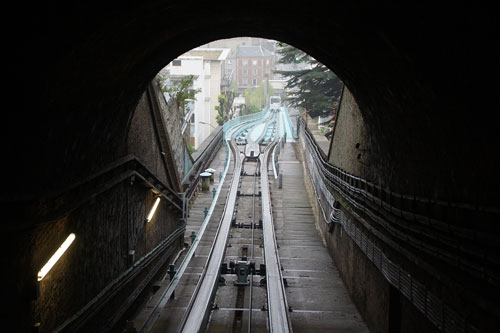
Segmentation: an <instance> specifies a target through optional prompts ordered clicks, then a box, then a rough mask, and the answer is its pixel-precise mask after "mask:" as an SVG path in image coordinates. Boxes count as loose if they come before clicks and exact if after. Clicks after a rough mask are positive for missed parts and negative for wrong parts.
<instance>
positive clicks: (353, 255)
mask: <svg viewBox="0 0 500 333" xmlns="http://www.w3.org/2000/svg"><path fill="white" fill-rule="evenodd" d="M301 140H304V138H302V137H301ZM357 143H359V147H358V148H356V144H357ZM298 146H299V148H302V146H301V145H298ZM374 146H375V143H374V142H373V141H372V138H371V137H370V135H369V131H368V130H367V127H366V123H365V121H364V119H363V117H362V115H361V113H360V108H359V107H358V104H357V103H356V101H355V100H354V98H353V96H352V94H351V93H350V92H349V91H348V90H347V89H345V90H344V94H343V98H342V102H341V107H340V110H339V114H338V118H337V122H336V128H335V130H334V136H333V139H332V146H331V149H330V154H329V162H330V163H331V164H333V165H334V166H336V167H338V168H341V169H342V170H344V171H346V172H348V173H350V174H353V175H355V176H359V177H361V178H363V179H365V180H367V181H370V182H372V183H374V184H382V186H385V187H389V188H392V189H394V188H398V185H397V184H392V183H391V180H390V179H389V181H387V178H385V176H386V175H387V172H386V170H384V165H385V164H387V167H389V163H387V161H384V160H383V157H382V156H379V155H377V154H375V153H373V148H374ZM303 153H304V152H302V154H303ZM358 157H359V158H358ZM306 169H307V168H306ZM306 171H307V170H306ZM306 180H307V181H309V179H308V178H306ZM413 181H414V182H418V179H413ZM422 182H423V183H425V181H423V180H422ZM428 186H430V185H428ZM403 189H404V188H403ZM404 190H406V191H404V192H403V193H404V194H406V195H414V194H415V193H411V192H410V191H408V189H404ZM309 192H310V194H311V195H312V200H313V202H315V204H314V206H315V209H316V215H317V223H318V228H319V229H320V230H321V231H322V234H323V238H324V239H325V242H326V244H327V246H328V248H329V251H330V253H331V255H332V257H333V258H334V261H335V263H336V265H337V267H338V268H339V270H340V272H341V276H342V278H343V279H344V282H345V284H346V286H347V288H348V290H349V293H350V295H351V297H352V298H353V301H354V303H355V304H356V305H357V306H358V308H359V311H360V313H361V314H362V315H363V317H364V319H365V321H366V322H367V325H368V326H369V327H370V329H372V330H373V331H374V332H392V331H394V330H395V331H399V330H401V331H404V332H422V331H430V332H432V331H436V330H437V326H435V325H434V324H433V323H431V321H430V319H429V318H433V320H434V322H435V323H436V322H437V323H439V325H447V324H446V323H447V322H448V323H450V322H452V321H455V319H456V318H459V319H460V318H465V319H464V321H463V322H460V323H459V324H457V326H459V327H465V326H467V325H469V324H470V325H471V327H472V328H474V329H479V330H482V329H483V330H485V331H490V330H491V329H492V327H495V325H497V323H498V319H496V318H494V316H495V315H494V314H493V315H492V313H493V312H494V310H493V309H491V307H490V309H491V310H490V309H488V306H486V305H480V304H481V302H482V301H478V300H477V295H482V294H481V293H484V294H483V296H481V297H484V298H483V299H488V298H486V297H485V296H484V295H488V292H484V290H482V288H481V286H479V285H477V284H476V285H474V284H473V285H472V286H474V289H473V287H472V286H469V287H467V290H468V292H460V291H459V290H464V289H465V288H464V285H465V284H466V283H468V282H469V283H470V275H467V273H468V272H466V271H465V270H464V271H462V272H460V271H458V270H453V268H450V266H449V265H448V263H446V262H445V261H444V260H443V259H442V256H440V255H439V253H436V252H434V253H432V254H431V255H428V254H429V251H428V248H430V247H431V246H432V245H433V244H432V242H430V241H429V240H426V239H425V238H423V240H420V243H419V244H418V245H415V242H413V243H412V247H410V246H409V245H407V244H405V246H401V245H394V244H395V243H396V244H402V243H403V244H404V243H409V241H408V238H407V239H399V238H398V237H401V236H399V235H398V236H395V233H394V231H393V230H385V227H383V226H381V225H380V224H379V223H376V222H374V220H372V215H369V214H368V213H366V214H365V211H364V210H363V209H365V208H366V207H365V206H363V207H362V208H359V207H354V206H353V204H352V201H349V200H348V199H346V198H344V197H342V196H341V195H340V194H339V193H337V192H335V191H333V192H332V194H333V196H334V197H335V200H336V201H338V203H340V208H341V210H342V212H343V214H345V216H347V218H348V220H349V223H350V224H352V225H355V226H356V228H357V230H360V231H362V233H363V234H364V235H365V236H364V237H366V238H365V239H369V240H370V242H371V243H372V244H374V245H375V246H376V247H377V248H378V249H380V251H381V252H382V253H384V255H385V256H386V257H387V258H389V260H390V261H391V262H392V263H393V264H394V265H395V266H397V267H398V272H401V270H402V271H404V272H406V275H407V278H409V279H411V281H416V284H420V285H422V286H423V287H422V288H423V289H422V292H424V293H425V295H426V296H425V297H423V296H422V297H421V298H420V299H424V298H425V304H427V302H430V301H429V300H428V299H429V297H430V296H429V295H434V296H435V297H436V299H437V300H438V301H437V302H440V304H441V305H440V307H442V308H443V310H442V311H441V312H442V313H443V314H438V316H436V315H435V314H431V313H433V311H434V310H430V308H427V306H425V307H424V310H422V309H420V310H419V309H417V307H416V306H415V305H414V304H416V303H415V302H416V301H415V300H412V299H411V298H412V297H413V296H404V295H403V294H402V292H401V291H400V290H402V289H400V290H398V289H397V288H396V287H394V286H393V285H391V284H390V283H389V282H388V280H387V279H386V278H385V277H384V275H383V274H382V273H381V271H380V268H377V266H376V265H375V264H374V263H373V262H371V261H370V259H368V257H367V255H366V254H365V253H364V252H363V250H361V249H360V247H359V245H357V244H356V242H355V241H354V240H353V238H352V237H351V236H352V235H351V236H349V235H348V234H347V233H346V231H345V230H344V227H343V225H342V224H335V227H334V228H332V229H331V230H329V228H330V227H329V225H328V224H327V223H325V221H324V218H323V214H322V212H321V210H320V207H319V204H318V202H317V201H316V198H315V197H314V192H313V190H312V189H311V184H310V183H309ZM431 192H432V187H430V188H429V193H431ZM362 205H363V204H362ZM391 209H392V208H391ZM457 214H459V213H457ZM381 216H382V215H381ZM332 223H333V222H332ZM403 223H404V222H401V224H403ZM410 223H415V221H410ZM368 226H369V227H368ZM398 227H399V225H398ZM429 229H430V227H429ZM421 230H422V231H421V234H426V233H428V231H426V230H425V228H422V229H421ZM376 235H377V236H376ZM381 235H382V236H381ZM387 235H389V236H387ZM411 236H412V237H415V236H414V235H411ZM407 237H408V236H407ZM447 237H450V238H451V236H450V235H449V234H448V235H447ZM457 238H458V237H457ZM451 239H452V238H451ZM452 241H455V242H457V240H452ZM398 242H399V243H398ZM365 244H366V241H365ZM390 244H392V245H390ZM398 246H399V247H398ZM408 248H410V249H411V250H409V251H408V250H407V249H408ZM475 264H477V265H479V264H480V263H478V262H476V263H475ZM380 267H382V266H380ZM399 269H400V270H399ZM451 272H453V273H451ZM398 281H401V280H399V279H398ZM445 281H446V282H445ZM398 283H399V282H398ZM410 283H411V282H410ZM410 285H411V284H410ZM399 288H402V287H401V286H400V287H399ZM405 288H406V287H405ZM413 292H414V291H412V293H413ZM469 293H470V294H469ZM473 293H476V294H475V295H474V294H473ZM471 295H474V296H471ZM434 296H433V297H434ZM419 297H420V296H419ZM412 302H413V304H412ZM437 307H438V306H436V307H435V308H437ZM444 308H446V309H449V310H446V311H445V310H444ZM484 309H488V310H487V311H485V310H484ZM424 311H428V312H424ZM447 311H450V312H449V313H450V314H446V315H445V314H444V313H447ZM424 313H426V314H425V315H424ZM452 313H453V314H452ZM438 317H439V318H438ZM436 318H438V319H436ZM450 318H455V319H450ZM444 329H446V327H445V328H444ZM448 329H449V328H448Z"/></svg>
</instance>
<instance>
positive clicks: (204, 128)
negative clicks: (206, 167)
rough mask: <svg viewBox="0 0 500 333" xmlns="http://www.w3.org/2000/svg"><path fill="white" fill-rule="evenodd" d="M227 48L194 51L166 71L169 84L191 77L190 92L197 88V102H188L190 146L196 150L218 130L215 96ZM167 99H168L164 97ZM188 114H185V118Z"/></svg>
mask: <svg viewBox="0 0 500 333" xmlns="http://www.w3.org/2000/svg"><path fill="white" fill-rule="evenodd" d="M229 51H230V50H229V49H211V48H197V49H193V50H191V51H190V52H188V53H186V54H185V55H182V56H180V57H178V58H177V59H175V60H173V61H172V62H171V63H169V64H168V65H167V67H166V68H165V69H166V70H168V72H169V73H170V74H169V78H170V80H171V81H178V80H180V79H181V78H182V77H184V76H188V75H192V76H193V87H192V88H193V89H194V90H197V89H200V92H198V93H197V94H196V95H195V98H196V100H195V101H194V102H190V103H188V108H189V109H191V111H192V114H191V116H190V117H191V119H190V136H191V137H190V143H191V145H192V146H193V147H194V148H195V149H196V148H198V147H199V145H200V144H201V143H202V142H203V141H204V140H205V139H206V138H207V137H208V136H209V135H210V132H211V131H212V130H213V129H215V128H216V127H217V121H216V117H217V110H215V106H217V105H218V104H219V100H218V96H219V94H220V92H221V80H222V73H223V70H224V69H223V66H224V60H225V59H226V57H227V55H228V53H229ZM167 98H168V96H167ZM188 115H189V114H186V116H188Z"/></svg>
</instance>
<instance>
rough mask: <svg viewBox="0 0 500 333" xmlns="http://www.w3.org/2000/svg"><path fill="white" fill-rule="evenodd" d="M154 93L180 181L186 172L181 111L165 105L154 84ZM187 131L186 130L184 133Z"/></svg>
mask: <svg viewBox="0 0 500 333" xmlns="http://www.w3.org/2000/svg"><path fill="white" fill-rule="evenodd" d="M154 91H155V94H156V96H155V97H156V99H157V101H158V103H159V106H160V109H161V111H162V116H163V122H164V124H165V128H166V129H167V132H168V138H169V140H170V144H171V145H172V153H173V154H174V161H175V164H176V166H177V173H178V174H179V177H180V178H181V180H182V178H183V177H184V174H185V171H186V170H184V159H185V156H186V153H187V147H186V142H185V137H184V135H182V133H181V125H182V121H183V113H182V111H181V110H179V107H178V106H177V104H175V103H169V104H168V105H167V103H166V100H165V97H164V96H163V93H162V92H161V91H160V89H159V87H158V86H157V85H156V84H154ZM188 129H189V125H188ZM188 129H186V131H187V130H188Z"/></svg>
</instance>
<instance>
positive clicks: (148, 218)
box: [146, 197, 160, 222]
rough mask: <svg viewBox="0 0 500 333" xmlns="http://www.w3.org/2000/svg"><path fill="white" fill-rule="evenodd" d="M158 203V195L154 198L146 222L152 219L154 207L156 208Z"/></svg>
mask: <svg viewBox="0 0 500 333" xmlns="http://www.w3.org/2000/svg"><path fill="white" fill-rule="evenodd" d="M159 204H160V197H158V198H156V201H155V203H154V205H153V208H151V210H150V211H149V214H148V217H147V218H146V222H150V221H151V220H152V219H153V216H154V215H155V212H156V209H157V208H158V205H159Z"/></svg>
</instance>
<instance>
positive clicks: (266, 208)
mask: <svg viewBox="0 0 500 333" xmlns="http://www.w3.org/2000/svg"><path fill="white" fill-rule="evenodd" d="M271 124H273V125H276V124H277V121H276V114H275V113H271V114H270V116H269V118H268V119H266V122H265V125H264V128H263V131H262V133H261V134H260V135H259V136H258V137H257V139H256V140H250V138H248V140H247V145H248V144H251V145H252V147H253V148H252V151H253V153H248V151H249V150H248V149H246V148H247V145H245V146H244V149H243V151H244V152H245V153H242V152H241V151H240V146H238V144H237V140H236V136H237V134H238V133H239V131H240V130H241V128H243V127H244V126H249V125H248V124H246V125H240V127H239V128H237V129H235V130H234V132H233V135H232V136H231V138H230V139H228V145H229V148H230V150H231V152H232V153H233V155H234V171H233V178H232V180H231V185H230V189H229V193H228V196H227V199H226V205H225V210H224V213H223V216H222V219H221V221H220V224H219V227H218V230H217V235H216V238H215V241H214V243H213V246H212V248H211V250H210V253H209V256H208V261H207V264H206V266H205V269H204V271H203V273H202V276H201V277H200V280H199V283H198V285H197V287H196V289H195V291H194V293H193V296H192V298H191V301H190V302H189V305H188V307H187V310H186V312H185V315H184V318H183V320H182V322H181V325H180V326H179V329H178V331H179V332H199V331H205V330H206V329H207V327H208V330H209V331H210V330H211V328H213V329H214V330H217V329H216V328H215V326H216V325H217V324H216V323H215V321H216V320H215V319H214V318H212V317H214V316H213V313H214V310H217V309H218V305H217V303H216V302H215V299H216V297H217V299H220V302H219V303H224V304H225V303H227V302H225V301H224V295H225V294H224V291H223V289H224V288H226V289H227V288H231V289H233V294H234V293H235V294H236V296H235V297H232V301H233V302H232V303H231V302H229V303H230V306H232V307H233V310H235V311H233V315H232V316H230V319H229V320H230V322H231V323H232V328H231V331H238V332H243V331H248V332H254V331H270V332H290V331H291V325H290V323H289V318H288V305H287V302H286V294H285V290H284V285H283V279H282V276H281V266H280V262H279V256H278V250H277V245H276V239H275V235H274V227H273V220H272V211H271V203H270V202H271V201H270V189H269V180H268V169H269V167H268V161H269V159H270V153H271V152H272V149H273V147H274V146H275V145H276V144H277V142H278V137H277V135H275V134H273V135H272V140H271V139H270V138H268V140H267V144H263V145H262V148H263V149H262V151H261V148H260V145H259V143H262V142H263V141H265V138H266V135H265V134H266V131H267V129H268V128H269V126H270V125H271ZM274 131H275V132H276V133H277V132H278V131H277V126H274ZM255 147H257V148H255ZM257 149H258V151H257ZM259 178H260V179H259ZM259 184H260V190H259ZM259 198H260V200H259ZM248 199H250V202H249V201H248ZM259 203H260V205H261V209H260V219H258V222H257V214H258V213H259V212H258V211H257V210H258V209H257V207H258V204H259ZM238 229H240V230H244V232H246V231H245V230H248V231H249V233H250V235H248V236H246V237H241V238H240V239H239V240H240V243H238V246H235V247H232V246H231V245H230V242H229V239H231V240H234V239H235V238H236V237H235V235H236V234H238V233H239V234H240V236H241V234H243V232H238V231H237V230H238ZM228 246H229V247H228ZM261 248H262V250H261V251H260V253H262V256H259V255H258V252H259V251H256V249H261ZM229 249H231V251H229ZM227 258H229V259H230V260H229V261H230V262H229V267H228V265H227V264H228V263H227V262H225V261H226V260H227ZM231 258H232V259H231ZM221 272H223V273H226V274H225V275H226V278H224V277H223V276H221ZM258 275H260V277H259V276H258ZM254 278H256V279H257V281H259V280H260V281H259V283H258V285H257V286H255V285H254V284H255V281H254ZM226 279H227V281H226ZM263 287H265V288H263ZM256 288H258V289H256ZM218 289H220V290H221V291H220V293H221V295H217V296H216V294H217V293H218ZM262 289H264V290H265V292H264V295H263V292H262ZM234 291H236V292H234ZM259 296H260V297H259ZM254 298H256V299H258V301H254ZM262 302H264V303H263V304H261V303H262ZM229 303H228V304H229ZM256 310H258V311H259V313H258V314H259V318H256V319H254V318H253V315H252V313H253V312H255V311H256ZM262 312H264V313H267V318H265V320H264V323H263V321H262ZM256 313H257V312H256ZM211 318H212V319H213V320H212V319H211ZM226 323H227V320H226ZM254 326H255V327H254ZM226 329H228V328H227V327H226Z"/></svg>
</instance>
